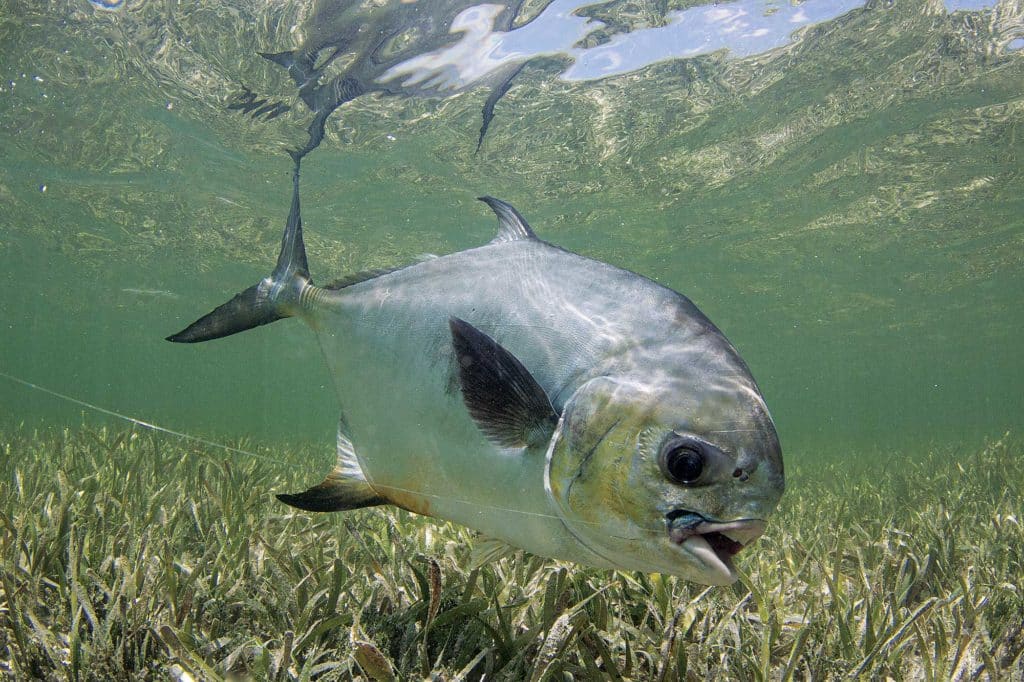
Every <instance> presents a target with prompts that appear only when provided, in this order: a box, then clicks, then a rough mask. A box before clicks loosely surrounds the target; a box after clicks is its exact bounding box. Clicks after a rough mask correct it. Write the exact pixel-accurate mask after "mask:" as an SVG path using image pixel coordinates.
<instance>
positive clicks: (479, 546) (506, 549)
mask: <svg viewBox="0 0 1024 682" xmlns="http://www.w3.org/2000/svg"><path fill="white" fill-rule="evenodd" d="M519 551H520V549H519V548H518V547H514V546H512V545H510V544H508V543H507V542H505V541H504V540H498V539H497V538H490V537H486V536H483V535H481V536H478V537H477V539H476V541H475V542H474V543H473V549H472V551H470V553H469V565H470V568H480V567H481V566H483V565H484V564H489V563H491V562H494V561H500V560H501V559H504V558H505V557H510V556H512V555H514V554H515V553H516V552H519Z"/></svg>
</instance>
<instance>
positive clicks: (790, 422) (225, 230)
mask: <svg viewBox="0 0 1024 682" xmlns="http://www.w3.org/2000/svg"><path fill="white" fill-rule="evenodd" d="M185 5H189V6H188V7H186V6H185ZM680 6H682V5H680ZM615 7H619V8H620V9H621V11H622V12H623V14H624V16H627V17H631V16H636V13H639V14H640V15H643V12H654V13H655V14H657V11H658V10H659V7H658V6H656V3H651V6H650V7H648V6H647V5H645V4H643V3H636V4H627V3H618V4H616V5H615ZM664 9H665V8H664V7H661V9H660V11H662V12H664ZM308 12H309V8H308V7H306V6H305V5H303V4H302V3H295V2H290V1H287V2H280V3H234V4H231V3H226V2H221V1H220V0H216V1H214V2H204V3H202V4H196V5H194V6H193V5H191V4H190V3H183V4H182V5H177V6H175V5H165V4H163V3H156V2H135V3H133V2H131V0H126V3H125V6H124V7H123V8H122V9H121V10H119V11H117V12H105V11H99V10H97V9H94V8H93V7H92V6H91V5H90V4H88V3H87V2H85V1H84V0H81V1H76V2H51V3H27V2H16V1H12V0H0V86H2V87H0V150H2V152H0V205H2V211H0V254H2V262H3V268H2V270H0V287H2V291H3V295H2V297H0V321H2V326H0V371H2V372H5V373H7V374H11V375H15V376H17V377H20V378H22V379H25V380H28V381H31V382H34V383H36V384H39V385H42V386H45V387H48V388H50V389H53V390H56V391H59V392H61V393H65V394H68V395H71V396H74V397H76V398H78V399H81V400H84V401H88V402H91V403H95V404H98V405H101V406H103V407H105V408H108V409H112V410H116V411H119V412H123V413H126V414H129V415H131V416H133V417H137V418H140V419H145V420H147V421H152V422H155V423H158V424H162V425H164V426H167V427H169V428H173V429H177V430H181V431H186V432H189V433H196V434H206V435H208V436H212V437H218V438H234V437H239V436H251V437H252V438H253V439H254V440H256V441H259V442H265V443H278V442H281V443H283V442H288V441H307V442H320V443H322V444H323V448H324V451H325V457H326V458H328V459H329V456H330V455H329V454H328V453H329V452H330V451H331V449H332V445H331V441H332V437H333V431H334V426H335V420H336V418H337V415H336V407H335V401H334V398H333V396H332V391H331V388H330V386H329V377H328V375H327V372H326V369H325V367H324V365H323V362H322V360H321V358H320V356H319V350H318V348H317V346H316V344H315V340H314V337H313V335H312V333H311V332H310V331H309V330H308V329H306V328H304V327H303V326H302V324H301V323H299V322H298V321H296V320H287V321H283V322H279V323H277V324H274V325H272V326H269V327H264V328H261V329H258V330H256V331H252V332H249V333H246V334H242V335H238V336H235V337H232V338H230V339H225V340H221V341H217V342H212V343H208V344H203V345H201V346H185V347H182V346H175V345H172V344H170V343H167V342H165V341H164V340H163V337H164V336H166V335H167V334H169V333H172V332H175V331H177V330H179V329H180V328H181V327H182V326H184V324H186V323H188V322H190V321H191V320H193V319H194V318H196V317H197V316H198V315H200V314H202V313H204V312H206V311H208V310H209V309H211V308H212V307H214V306H215V305H217V304H219V303H221V302H223V301H225V300H227V298H229V297H230V296H231V295H232V294H234V293H235V292H237V291H240V290H241V289H243V288H245V287H247V286H249V285H251V284H252V283H254V282H255V281H257V280H258V279H259V278H260V277H263V276H265V275H266V274H268V273H269V272H270V269H271V268H272V264H273V261H274V258H275V256H276V251H277V243H278V240H279V239H280V231H281V229H282V227H283V224H284V220H285V218H286V214H287V209H288V201H289V190H290V186H289V177H288V173H289V171H290V168H291V164H290V161H289V159H288V157H287V155H286V154H285V153H284V151H283V150H284V148H285V147H286V146H296V145H299V144H301V143H302V142H303V141H304V139H305V128H306V125H307V124H308V121H309V113H308V112H307V111H306V110H305V109H303V106H302V104H301V102H299V101H298V99H297V98H296V97H295V91H294V88H293V87H292V86H291V84H290V83H289V82H288V81H287V79H286V77H285V76H284V74H283V72H281V70H280V69H277V68H276V67H274V66H273V65H271V64H269V63H267V62H266V61H265V60H262V59H260V58H259V57H257V56H256V55H255V51H256V50H273V49H285V48H289V47H291V43H290V42H289V40H290V37H289V36H290V35H291V33H290V27H291V26H293V25H301V23H302V20H303V18H304V17H306V16H307V15H308ZM630 12H633V13H632V14H630ZM1015 12H1016V13H1015ZM1019 12H1020V9H1019V7H1017V6H1015V5H1013V3H1009V2H1001V3H999V4H998V5H991V6H990V7H989V8H988V9H978V10H974V11H960V12H948V11H947V10H946V9H945V8H944V7H943V6H942V5H941V3H935V2H928V3H920V2H900V1H897V2H895V3H890V4H886V3H869V6H868V7H867V8H860V9H857V10H854V11H853V12H850V13H848V14H845V15H843V16H842V17H840V18H837V19H835V20H833V21H830V22H826V23H822V24H820V25H818V26H814V27H810V28H807V29H803V30H802V31H801V33H800V35H799V36H798V38H799V39H798V40H797V41H796V42H794V43H793V44H791V45H788V46H786V47H783V48H778V49H775V50H773V51H770V52H767V53H764V54H759V55H754V56H750V57H746V58H743V59H732V58H730V57H729V55H727V54H726V53H725V52H723V51H719V52H715V53H712V54H709V55H705V56H700V57H697V58H694V59H688V60H674V61H666V62H661V63H657V64H654V65H652V66H649V67H646V68H643V69H641V70H638V71H635V72H631V73H628V74H624V75H620V76H616V77H613V78H608V79H605V80H598V81H587V82H566V81H563V80H559V79H558V78H556V77H555V75H554V74H556V73H557V69H555V70H552V69H551V68H537V69H533V70H529V71H527V72H524V75H523V76H522V77H521V79H519V80H517V81H516V83H515V85H514V87H513V88H512V89H511V90H510V91H509V93H508V94H507V96H506V97H505V98H503V99H502V100H501V101H500V102H499V103H498V105H497V109H496V111H497V115H496V118H495V119H494V122H493V123H492V125H491V130H490V132H489V133H488V136H487V138H486V139H485V142H484V145H483V147H482V149H481V150H480V152H479V153H474V149H475V146H476V137H477V134H478V131H479V127H480V108H481V106H482V105H483V102H484V99H485V98H486V96H487V91H486V89H475V90H473V89H471V90H469V91H468V92H466V93H463V94H461V95H458V96H456V97H453V98H450V99H446V100H443V101H442V100H438V99H430V98H418V97H409V98H404V97H383V96H379V95H369V96H366V97H363V98H360V99H358V100H356V101H354V102H350V103H348V104H346V105H344V106H343V107H341V108H340V109H339V110H338V111H337V112H335V114H334V115H333V116H332V117H331V119H330V120H329V121H328V125H327V138H326V140H325V142H324V143H323V145H322V146H321V147H320V148H319V149H317V150H316V151H315V152H313V153H312V154H311V155H310V156H309V157H308V158H307V159H306V161H305V162H304V165H303V187H302V198H303V207H304V210H303V218H304V224H305V229H306V233H307V234H306V238H307V246H308V251H309V261H310V266H311V270H312V273H313V277H314V278H315V279H316V280H317V281H321V282H326V281H328V280H330V279H332V278H334V277H336V276H340V275H344V274H346V273H350V272H354V271H357V270H364V269H368V268H375V267H384V266H394V265H399V264H402V263H406V262H408V261H410V260H412V259H414V258H415V257H416V256H417V255H419V254H423V253H448V252H452V251H456V250H460V249H464V248H468V247H472V246H475V245H479V244H482V243H484V242H486V241H488V240H489V239H490V238H491V237H492V235H493V232H494V225H493V218H492V217H491V216H490V215H489V212H488V211H487V210H486V207H484V206H483V205H481V204H479V203H478V202H476V201H474V197H476V196H479V195H481V194H493V195H496V196H498V197H501V198H503V199H506V200H508V201H510V202H512V203H513V204H515V205H516V206H518V207H519V209H520V210H521V211H522V212H523V213H524V214H525V215H526V217H527V218H528V219H529V220H530V222H531V224H532V225H533V226H534V228H535V229H536V231H537V232H538V233H539V234H540V235H541V236H542V237H543V238H544V239H546V240H549V241H551V242H553V243H556V244H558V245H561V246H564V247H567V248H569V249H572V250H574V251H577V252H580V253H583V254H586V255H589V256H592V257H595V258H599V259H602V260H605V261H608V262H611V263H613V264H616V265H619V266H622V267H626V268H628V269H631V270H634V271H636V272H639V273H642V274H645V275H647V276H650V277H653V278H654V279H656V280H658V281H660V282H662V283H664V284H666V285H668V286H671V287H672V288H674V289H677V290H678V291H680V292H682V293H684V294H686V295H687V296H689V297H690V298H691V299H693V301H694V302H695V303H697V305H698V306H699V307H700V308H701V309H702V310H703V311H704V312H705V313H706V314H707V315H708V316H709V317H710V318H711V319H712V320H714V321H715V323H716V324H717V325H718V326H719V327H720V328H721V329H722V330H723V331H724V332H725V333H726V335H727V336H728V337H729V338H730V339H731V340H732V341H733V343H734V344H735V345H736V346H737V348H738V349H739V350H740V352H741V354H742V355H743V357H744V358H745V359H746V361H747V362H748V364H749V365H750V367H751V369H752V371H753V373H754V375H755V376H756V377H757V379H758V381H759V383H760V384H761V388H762V390H763V393H764V395H765V398H766V400H767V402H768V405H769V406H770V408H771V409H772V412H773V415H774V417H775V421H776V423H777V425H778V430H779V434H780V437H781V439H782V443H783V449H784V452H785V456H786V457H787V459H788V460H800V461H806V462H810V461H813V458H815V457H817V456H819V455H820V454H821V453H834V454H838V455H846V454H847V453H852V452H857V453H876V452H892V451H893V450H902V451H905V452H915V451H919V450H922V449H925V448H930V447H934V446H938V447H940V448H941V447H945V446H946V445H947V444H949V447H950V449H951V450H953V449H955V448H956V447H957V446H958V445H959V444H962V443H966V444H978V443H980V442H981V441H982V440H984V439H985V438H989V437H996V436H999V435H1001V434H1002V433H1003V432H1005V431H1007V430H1011V431H1019V428H1020V426H1021V425H1022V424H1021V422H1022V416H1021V415H1022V414H1024V397H1022V396H1024V391H1022V390H1021V386H1022V384H1024V362H1022V360H1021V347H1022V346H1021V340H1020V333H1021V330H1022V328H1024V306H1022V305H1021V301H1022V294H1024V172H1022V171H1024V50H1021V49H1012V47H1011V45H1014V44H1015V43H1014V41H1016V42H1019V41H1020V38H1021V36H1024V28H1022V26H1024V24H1022V18H1021V16H1020V14H1019ZM243 87H248V88H252V89H253V90H255V91H258V92H260V93H262V94H263V95H265V96H269V97H272V98H275V99H278V100H281V101H284V102H285V103H287V104H289V105H291V106H292V109H291V111H289V112H288V113H287V114H285V115H283V116H281V117H280V118H277V119H275V120H273V121H264V120H253V119H252V118H251V117H247V116H244V115H242V114H240V113H239V112H237V111H231V110H228V109H227V108H226V105H227V104H228V103H229V102H230V101H231V99H232V97H235V96H237V94H238V93H239V92H240V91H241V90H242V88H243ZM44 188H45V189H44ZM0 405H2V406H3V409H2V412H0V426H4V427H7V426H11V425H14V424H17V423H21V422H25V423H27V424H29V425H32V426H61V425H72V426H74V425H78V424H81V423H82V421H83V420H84V421H86V422H93V421H103V420H105V419H106V417H104V416H103V415H100V414H96V413H94V412H92V411H89V410H84V409H83V408H82V407H81V406H80V405H77V404H73V403H69V402H67V401H63V400H60V399H56V398H54V397H53V396H51V395H48V394H46V393H44V392H41V391H38V390H31V389H28V388H26V387H24V386H22V385H20V384H16V383H13V382H11V381H8V380H6V379H0ZM857 456H858V457H862V456H864V455H861V454H858V455H857Z"/></svg>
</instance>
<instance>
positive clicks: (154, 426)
mask: <svg viewBox="0 0 1024 682" xmlns="http://www.w3.org/2000/svg"><path fill="white" fill-rule="evenodd" d="M0 377H3V378H5V379H8V380H10V381H13V382H15V383H17V384H21V385H22V386H27V387H28V388H33V389H35V390H37V391H41V392H43V393H46V394H47V395H51V396H53V397H55V398H60V399H61V400H66V401H68V402H69V403H74V404H75V405H81V406H82V407H88V408H89V409H90V410H95V411H96V412H100V413H101V414H106V415H109V416H111V417H117V418H118V419H123V420H124V421H126V422H130V423H132V424H135V425H136V426H141V427H143V428H146V429H150V430H152V431H159V432H160V433H166V434H169V435H171V436H177V437H178V438H181V439H182V440H187V441H192V442H193V443H201V444H203V445H207V446H209V447H213V448H220V449H221V450H226V451H228V452H232V453H234V454H237V455H246V456H247V457H252V458H253V459H258V460H262V461H264V462H271V463H273V464H280V465H282V466H294V465H292V464H290V463H289V462H285V461H284V460H281V459H275V458H274V457H270V456H268V455H261V454H259V453H257V452H250V451H248V450H243V449H241V448H235V447H232V446H230V445H224V444H223V443H218V442H216V441H212V440H207V439H205V438H200V437H199V436H193V435H191V434H188V433H182V432H181V431H175V430H174V429H169V428H167V427H166V426H160V425H159V424H154V423H152V422H147V421H144V420H142V419H137V418H135V417H131V416H129V415H127V414H122V413H121V412H115V411H114V410H108V409H107V408H105V407H100V406H99V405H93V404H92V403H90V402H86V401H84V400H80V399H78V398H74V397H72V396H69V395H66V394H64V393H60V392H58V391H54V390H53V389H52V388H47V387H46V386H40V385H39V384H33V383H32V382H31V381H26V380H24V379H19V378H18V377H16V376H12V375H10V374H8V373H7V372H3V371H0Z"/></svg>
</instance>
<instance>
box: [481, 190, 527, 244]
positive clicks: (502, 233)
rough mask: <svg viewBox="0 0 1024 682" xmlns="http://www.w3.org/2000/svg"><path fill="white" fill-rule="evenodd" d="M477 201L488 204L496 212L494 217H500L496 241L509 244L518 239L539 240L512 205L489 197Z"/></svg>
mask: <svg viewBox="0 0 1024 682" xmlns="http://www.w3.org/2000/svg"><path fill="white" fill-rule="evenodd" d="M477 200H479V201H482V202H484V203H485V204H487V205H488V206H489V207H490V209H491V210H492V211H494V215H496V216H497V217H498V236H497V237H496V238H495V240H494V241H499V242H508V241H515V240H516V239H536V238H537V235H536V234H535V233H534V232H533V228H531V227H530V224H529V223H527V222H526V218H524V217H523V215H522V214H521V213H520V212H519V211H517V210H516V207H515V206H513V205H512V204H510V203H508V202H507V201H502V200H501V199H495V198H494V197H492V196H487V195H485V196H482V197H477Z"/></svg>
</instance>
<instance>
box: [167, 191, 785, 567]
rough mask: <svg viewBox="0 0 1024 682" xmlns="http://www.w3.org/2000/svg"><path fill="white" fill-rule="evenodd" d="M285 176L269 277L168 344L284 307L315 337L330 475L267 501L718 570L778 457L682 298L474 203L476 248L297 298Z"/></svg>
mask: <svg viewBox="0 0 1024 682" xmlns="http://www.w3.org/2000/svg"><path fill="white" fill-rule="evenodd" d="M295 182H296V184H295V194H294V195H293V200H292V211H291V215H290V217H289V220H288V226H287V228H286V230H285V235H284V239H283V241H282V249H281V255H280V256H279V258H278V262H277V267H276V268H275V270H274V272H273V274H272V275H271V276H270V277H268V278H266V279H264V280H263V281H261V282H260V283H259V284H257V285H255V286H253V287H251V288H249V289H247V290H246V291H244V292H242V293H240V294H238V295H237V296H235V298H234V299H232V300H231V301H229V302H228V303H226V304H224V305H222V306H220V307H219V308H217V309H216V310H214V311H213V312H211V313H210V314H208V315H206V316H205V317H203V318H201V319H200V320H198V321H196V322H194V323H193V324H192V325H190V326H189V327H188V328H186V329H185V330H183V331H181V332H179V333H177V334H175V335H173V336H171V337H169V340H171V341H177V342H185V343H189V342H196V341H206V340H209V339H214V338H218V337H221V336H227V335H229V334H234V333H235V332H239V331H243V330H245V329H249V328H252V327H255V326H257V325H261V324H266V323H268V322H272V321H274V320H277V319H280V318H282V317H288V316H297V317H301V318H303V319H304V320H305V321H306V322H307V323H308V324H309V325H310V326H311V327H312V328H313V329H314V330H315V331H316V333H317V336H318V338H319V341H320V345H321V347H322V349H323V352H324V355H325V357H326V360H327V363H328V365H329V367H330V370H331V373H332V375H333V376H334V378H335V385H336V387H337V392H338V397H339V398H340V401H341V406H342V416H341V419H340V422H339V429H338V464H337V467H336V468H335V469H334V471H332V472H331V473H330V474H329V475H328V476H327V478H326V479H325V480H324V481H323V482H322V483H320V484H319V485H317V486H315V487H313V488H310V489H309V490H307V491H306V492H304V493H300V494H294V495H280V496H279V497H280V499H281V500H283V501H284V502H287V503H288V504H291V505H294V506H296V507H299V508H302V509H307V510H313V511H333V510H345V509H355V508H358V507H365V506H372V505H379V504H394V505H397V506H399V507H402V508H404V509H408V510H410V511H413V512H416V513H420V514H427V515H430V516H435V517H438V518H442V519H449V520H452V521H455V522H458V523H462V524H465V525H467V526H470V527H472V528H475V529H477V530H479V531H481V532H483V533H485V534H487V535H490V536H493V537H495V538H498V539H500V540H502V541H504V542H507V543H509V544H512V545H515V546H517V547H522V548H525V549H526V550H528V551H531V552H534V553H537V554H540V555H544V556H551V557H560V558H565V559H569V560H573V561H577V562H580V563H585V564H591V565H596V566H604V567H615V568H621V569H629V570H643V571H659V572H664V573H671V574H677V575H681V576H685V577H687V578H690V579H693V580H696V581H700V582H705V583H709V584H727V583H730V582H732V581H733V580H735V579H736V572H735V570H734V568H733V565H732V561H731V560H732V556H733V555H734V554H735V553H736V552H737V551H739V550H740V549H741V548H742V547H743V546H744V545H747V544H749V543H750V542H751V541H752V540H754V539H755V538H756V537H757V536H759V535H760V534H761V533H762V532H763V530H764V520H765V519H766V517H767V516H768V515H769V514H770V513H771V511H772V510H773V509H774V507H775V506H776V504H777V503H778V501H779V497H780V496H781V494H782V490H783V471H782V459H781V454H780V449H779V443H778V439H777V437H776V433H775V428H774V425H773V424H772V420H771V417H770V416H769V414H768V411H767V409H766V408H765V404H764V401H763V399H762V397H761V395H760V393H759V392H758V389H757V386H756V384H755V383H754V380H753V378H752V377H751V375H750V373H749V371H748V369H747V367H746V365H745V364H744V363H743V361H742V360H741V359H740V357H739V355H738V354H737V353H736V351H735V349H734V348H733V347H732V346H731V345H730V344H729V342H728V341H727V340H726V339H725V337H724V336H723V335H722V334H721V332H719V330H718V329H717V328H716V327H715V326H714V325H713V324H712V323H711V322H710V321H709V320H708V319H707V318H706V317H705V316H704V315H703V314H701V312H700V311H699V310H698V309H697V308H696V307H695V306H694V305H693V304H692V303H691V302H690V301H689V300H688V299H686V298H685V297H683V296H681V295H679V294H677V293H675V292H674V291H671V290H669V289H666V288H664V287H662V286H660V285H658V284H656V283H654V282H652V281H651V280H648V279H646V278H644V277H640V276H639V275H635V274H633V273H631V272H627V271H625V270H620V269H618V268H615V267H612V266H610V265H607V264H605V263H601V262H598V261H594V260H590V259H587V258H584V257H581V256H578V255H575V254H573V253H570V252H568V251H564V250H562V249H559V248H557V247H554V246H551V245H549V244H546V243H545V242H543V241H540V240H539V239H537V237H536V236H535V235H534V233H533V231H532V230H531V229H530V227H529V226H528V225H527V224H526V222H525V221H524V220H523V218H522V217H521V216H520V215H519V213H518V212H517V211H516V210H515V209H514V208H512V207H511V206H509V205H508V204H506V203H503V202H501V201H498V200H496V199H492V198H489V197H485V198H484V199H483V200H484V201H485V202H487V204H488V205H489V206H490V207H491V208H492V209H493V210H494V212H495V213H496V214H497V216H498V221H499V228H500V231H499V234H498V237H497V238H496V239H494V240H493V241H492V242H491V243H489V244H487V245H485V246H482V247H479V248H475V249H470V250H467V251H462V252H459V253H454V254H450V255H447V256H442V257H439V258H433V259H429V260H426V261H421V262H417V263H415V264H412V265H409V266H407V267H404V268H401V269H398V270H394V271H391V272H385V273H373V274H368V275H365V276H355V277H350V278H347V279H345V280H342V281H340V282H336V283H334V284H331V285H328V286H326V287H323V288H321V287H316V286H314V285H313V284H312V282H311V281H310V278H309V272H308V268H307V265H306V256H305V251H304V248H303V243H302V229H301V221H300V219H299V199H298V176H297V175H296V178H295Z"/></svg>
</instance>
